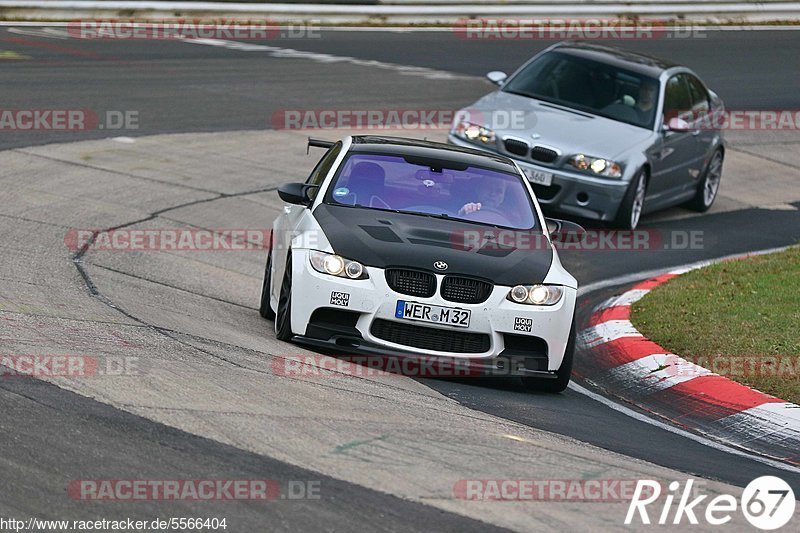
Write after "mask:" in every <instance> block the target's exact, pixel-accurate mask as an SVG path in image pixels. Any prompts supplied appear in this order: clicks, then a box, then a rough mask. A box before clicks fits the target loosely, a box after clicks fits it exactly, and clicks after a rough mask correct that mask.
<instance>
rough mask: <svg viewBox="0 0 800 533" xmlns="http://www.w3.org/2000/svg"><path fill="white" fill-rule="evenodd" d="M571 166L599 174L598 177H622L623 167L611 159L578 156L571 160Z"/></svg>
mask: <svg viewBox="0 0 800 533" xmlns="http://www.w3.org/2000/svg"><path fill="white" fill-rule="evenodd" d="M569 164H570V165H572V166H573V167H575V168H577V169H578V170H582V171H584V172H590V173H592V174H597V175H598V176H605V177H607V178H620V177H622V167H621V166H620V165H619V163H615V162H614V161H611V160H609V159H603V158H602V157H590V156H588V155H583V154H578V155H576V156H574V157H573V158H572V159H570V160H569Z"/></svg>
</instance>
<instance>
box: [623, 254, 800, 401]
mask: <svg viewBox="0 0 800 533" xmlns="http://www.w3.org/2000/svg"><path fill="white" fill-rule="evenodd" d="M631 321H632V322H633V324H634V325H635V326H636V329H638V330H639V331H641V332H642V334H644V335H645V336H646V337H648V338H649V339H651V340H653V341H654V342H657V343H658V344H660V345H661V346H663V347H664V348H666V349H667V350H669V351H670V352H673V353H676V354H678V355H680V356H681V357H683V358H685V359H688V360H690V361H692V362H695V363H697V364H699V365H701V366H704V367H706V368H708V369H709V370H714V371H717V373H720V374H723V375H725V376H727V377H729V378H731V379H734V380H736V381H740V382H742V383H745V384H747V385H749V386H751V387H755V388H757V389H759V390H761V391H763V392H766V393H769V394H773V395H775V396H778V397H779V398H783V399H785V400H788V401H790V402H794V403H797V404H800V247H794V248H790V249H789V250H786V251H784V252H779V253H775V254H769V255H762V256H756V257H750V258H748V259H743V260H738V261H726V262H722V263H717V264H715V265H712V266H709V267H706V268H702V269H699V270H694V271H691V272H689V273H687V274H684V275H682V276H678V277H676V278H674V279H672V280H670V281H669V282H667V283H665V284H663V285H660V286H659V287H657V288H655V289H654V290H652V291H650V293H648V294H647V296H645V297H644V298H642V299H641V300H639V301H638V302H637V303H635V304H634V305H633V308H632V310H631Z"/></svg>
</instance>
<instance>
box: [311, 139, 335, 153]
mask: <svg viewBox="0 0 800 533" xmlns="http://www.w3.org/2000/svg"><path fill="white" fill-rule="evenodd" d="M334 144H336V142H334V141H326V140H324V139H314V138H312V137H309V138H308V144H307V145H306V154H308V149H309V148H311V147H312V146H313V147H314V148H325V149H326V150H327V149H329V148H331V147H333V145H334Z"/></svg>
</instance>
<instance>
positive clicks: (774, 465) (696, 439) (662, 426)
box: [569, 381, 800, 474]
mask: <svg viewBox="0 0 800 533" xmlns="http://www.w3.org/2000/svg"><path fill="white" fill-rule="evenodd" d="M569 388H570V389H572V390H574V391H575V392H577V393H578V394H583V395H584V396H588V397H589V398H591V399H593V400H595V401H598V402H600V403H602V404H603V405H605V406H606V407H608V408H609V409H613V410H614V411H617V412H619V413H622V414H624V415H626V416H629V417H631V418H633V419H635V420H638V421H639V422H644V423H645V424H650V425H651V426H655V427H657V428H659V429H663V430H664V431H669V432H670V433H674V434H676V435H679V436H681V437H684V438H687V439H689V440H692V441H694V442H697V443H699V444H702V445H704V446H708V447H709V448H713V449H715V450H718V451H721V452H726V453H730V454H731V455H738V456H739V457H744V458H746V459H752V460H753V461H757V462H759V463H762V464H765V465H767V466H771V467H772V468H778V469H780V470H786V471H787V472H792V473H794V474H800V468H798V467H796V466H793V465H790V464H786V463H783V462H781V461H777V460H775V459H769V458H767V457H763V456H761V455H757V454H755V453H748V452H744V451H741V450H737V449H736V448H731V447H730V446H726V445H725V444H721V443H719V442H715V441H713V440H710V439H706V438H705V437H701V436H700V435H695V434H694V433H689V432H688V431H686V430H683V429H680V428H676V427H673V426H670V425H669V424H665V423H664V422H659V421H658V420H654V419H652V418H650V417H648V416H645V415H643V414H641V413H638V412H636V411H634V410H633V409H629V408H627V407H624V406H622V405H620V404H618V403H616V402H614V401H612V400H609V399H608V398H606V397H605V396H601V395H600V394H597V393H595V392H592V391H590V390H588V389H586V388H584V387H582V386H580V385H578V384H577V383H575V382H572V381H571V382H570V384H569Z"/></svg>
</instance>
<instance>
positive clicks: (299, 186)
mask: <svg viewBox="0 0 800 533" xmlns="http://www.w3.org/2000/svg"><path fill="white" fill-rule="evenodd" d="M308 188H309V186H308V185H306V184H305V183H286V184H284V185H281V186H280V187H278V196H280V198H281V200H283V201H284V202H286V203H287V204H296V205H308V204H309V203H310V202H311V200H310V199H309V197H308Z"/></svg>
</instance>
